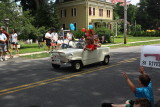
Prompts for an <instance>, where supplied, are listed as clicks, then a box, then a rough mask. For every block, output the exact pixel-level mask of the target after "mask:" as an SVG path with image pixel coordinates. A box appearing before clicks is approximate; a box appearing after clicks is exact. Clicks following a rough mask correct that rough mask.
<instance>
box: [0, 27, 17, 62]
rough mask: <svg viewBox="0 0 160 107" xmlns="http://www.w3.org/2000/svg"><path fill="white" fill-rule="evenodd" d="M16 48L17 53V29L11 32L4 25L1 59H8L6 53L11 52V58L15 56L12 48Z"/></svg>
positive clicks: (0, 44) (0, 40) (0, 48)
mask: <svg viewBox="0 0 160 107" xmlns="http://www.w3.org/2000/svg"><path fill="white" fill-rule="evenodd" d="M13 48H15V50H16V53H17V55H19V50H18V35H17V32H16V30H15V29H13V30H12V33H11V34H9V33H8V32H7V31H6V30H5V28H4V27H0V61H5V60H8V59H7V58H6V53H8V54H9V58H13V55H12V50H13Z"/></svg>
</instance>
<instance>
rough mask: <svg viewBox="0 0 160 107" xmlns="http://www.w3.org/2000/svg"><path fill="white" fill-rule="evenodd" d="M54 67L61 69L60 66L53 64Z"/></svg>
mask: <svg viewBox="0 0 160 107" xmlns="http://www.w3.org/2000/svg"><path fill="white" fill-rule="evenodd" d="M52 67H53V68H54V69H58V68H60V65H57V64H52Z"/></svg>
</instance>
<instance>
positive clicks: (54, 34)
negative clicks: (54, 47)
mask: <svg viewBox="0 0 160 107" xmlns="http://www.w3.org/2000/svg"><path fill="white" fill-rule="evenodd" d="M51 36H52V39H53V40H54V41H57V40H58V34H57V33H56V32H53V33H51Z"/></svg>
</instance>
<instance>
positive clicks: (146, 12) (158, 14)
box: [136, 0, 160, 29]
mask: <svg viewBox="0 0 160 107" xmlns="http://www.w3.org/2000/svg"><path fill="white" fill-rule="evenodd" d="M142 13H143V14H142ZM159 19H160V1H159V0H140V3H139V8H138V13H137V18H136V20H137V23H139V24H140V25H142V28H144V29H157V27H159V26H160V20H159Z"/></svg>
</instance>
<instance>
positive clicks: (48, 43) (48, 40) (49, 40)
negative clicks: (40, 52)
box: [45, 30, 52, 51]
mask: <svg viewBox="0 0 160 107" xmlns="http://www.w3.org/2000/svg"><path fill="white" fill-rule="evenodd" d="M51 38H52V36H51V30H48V32H47V33H46V34H45V40H46V46H47V47H48V51H50V47H51Z"/></svg>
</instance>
